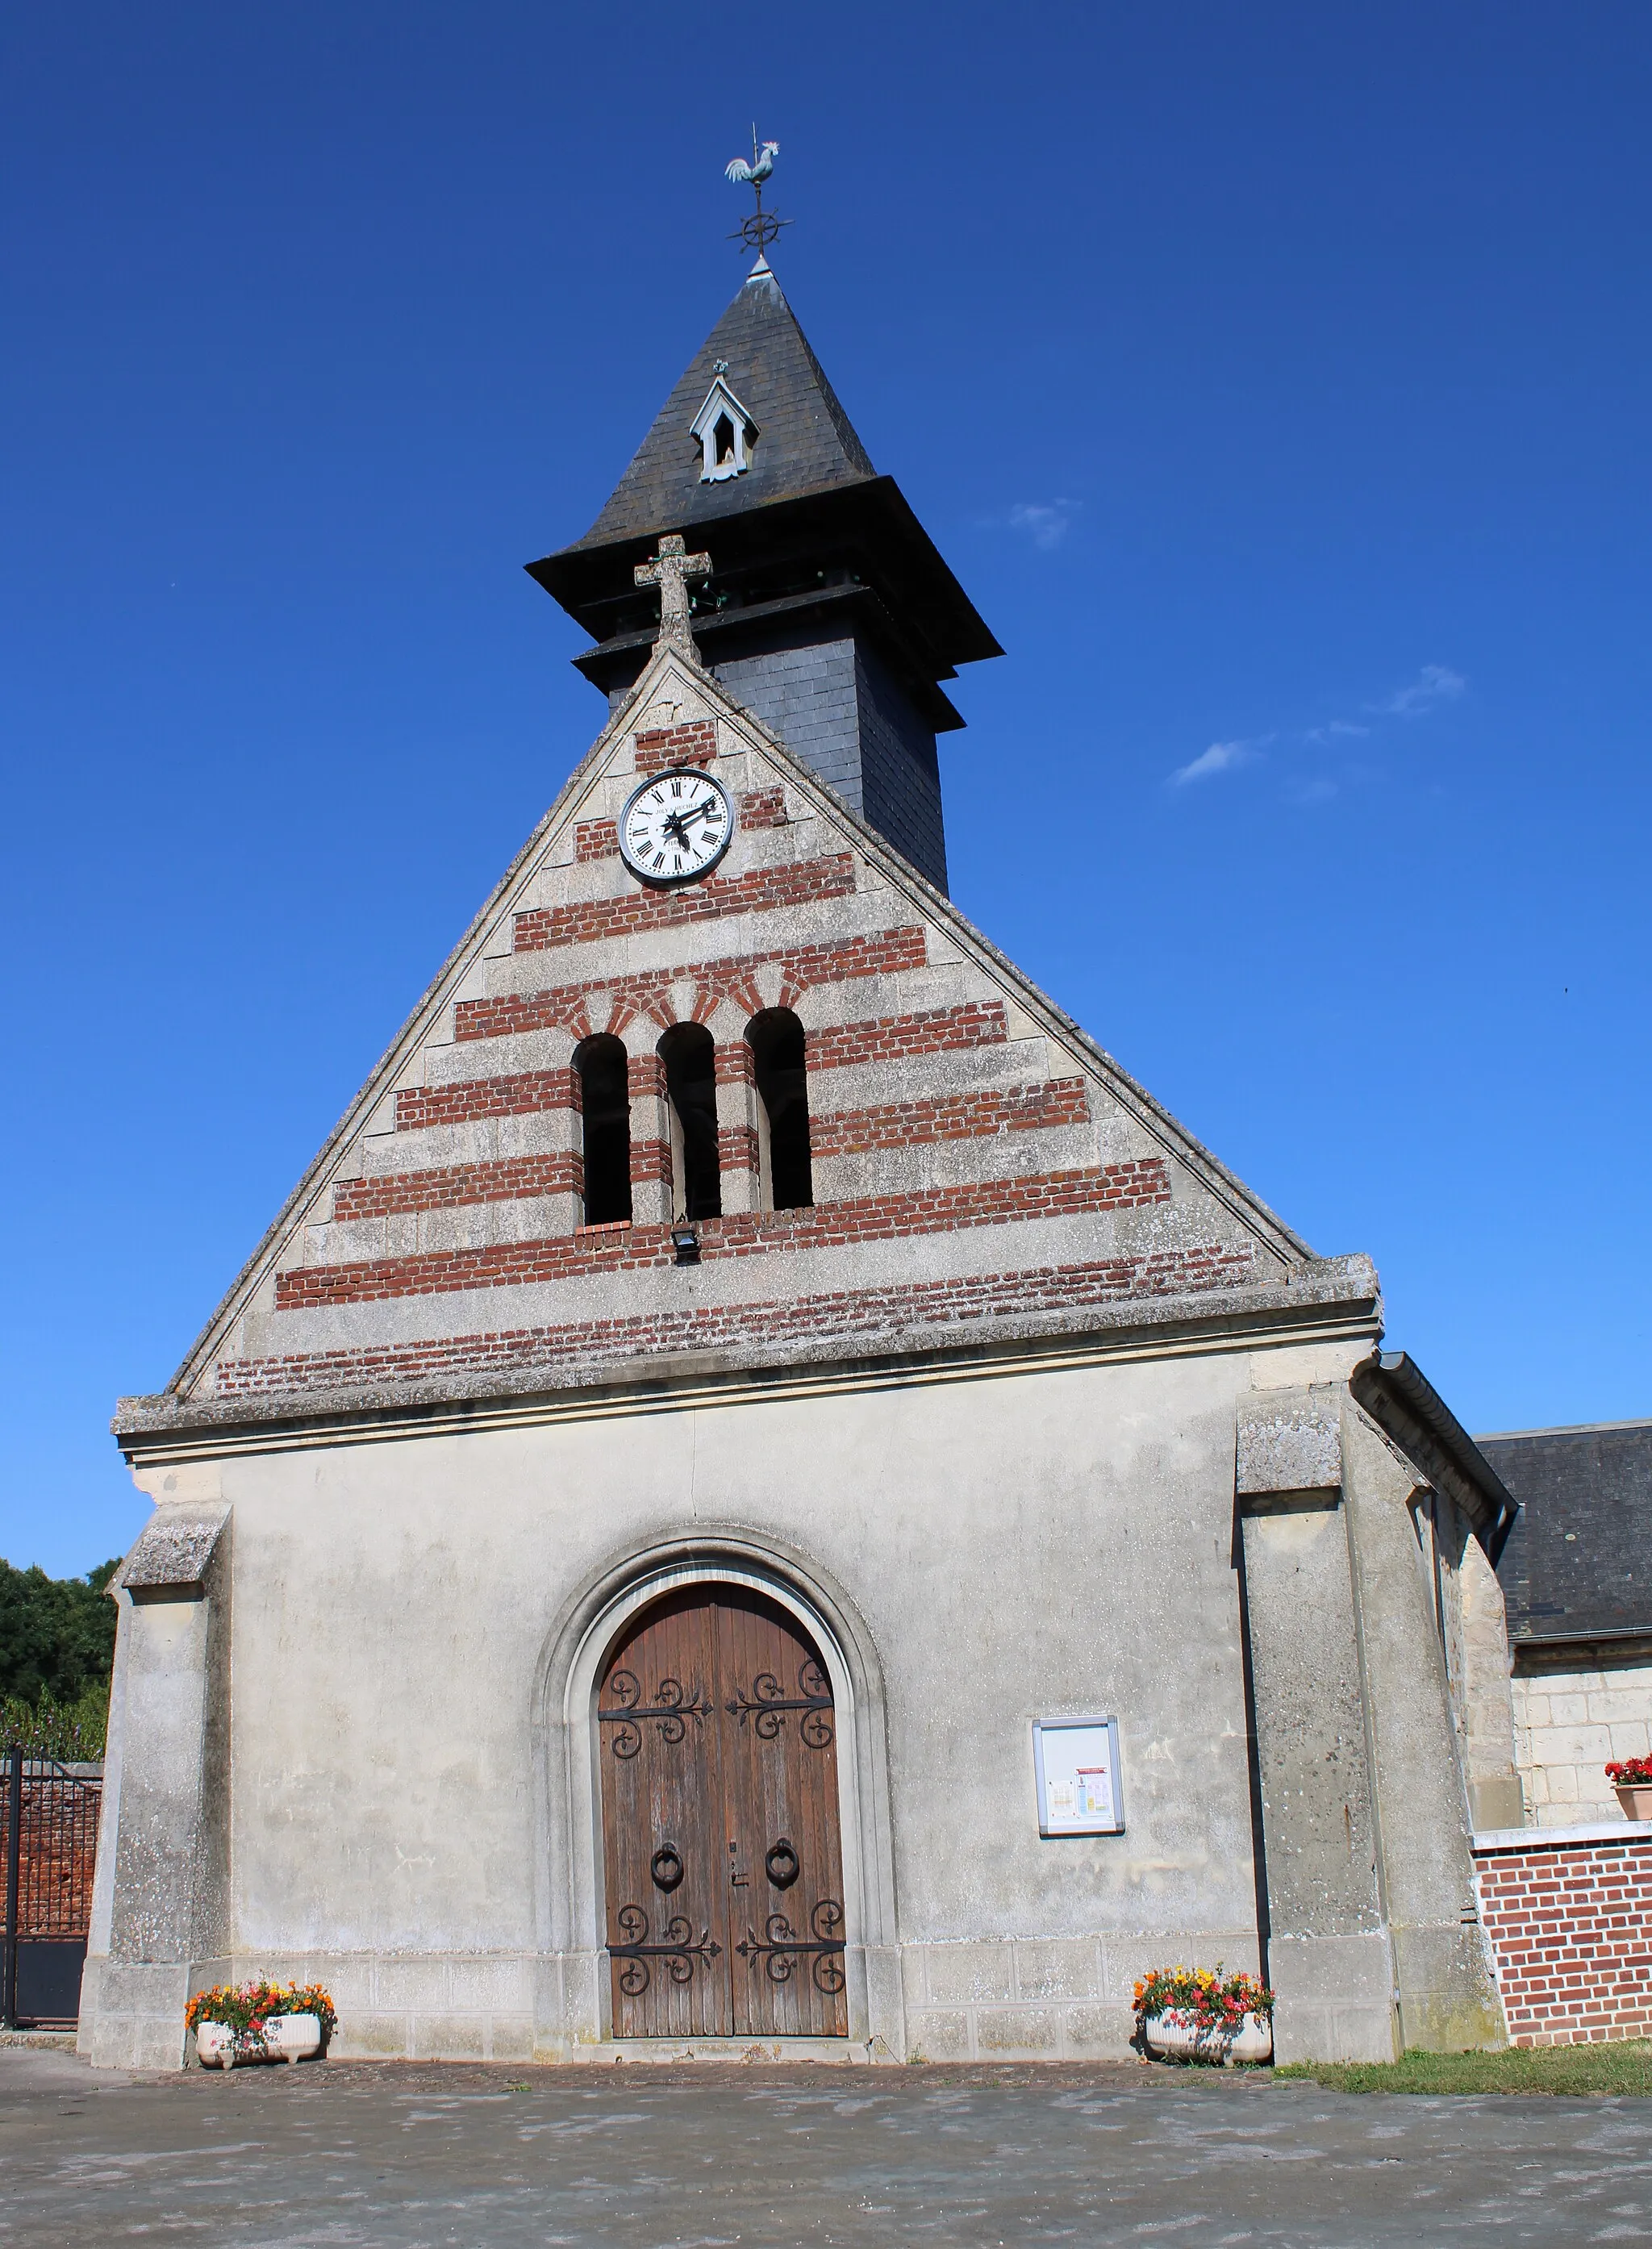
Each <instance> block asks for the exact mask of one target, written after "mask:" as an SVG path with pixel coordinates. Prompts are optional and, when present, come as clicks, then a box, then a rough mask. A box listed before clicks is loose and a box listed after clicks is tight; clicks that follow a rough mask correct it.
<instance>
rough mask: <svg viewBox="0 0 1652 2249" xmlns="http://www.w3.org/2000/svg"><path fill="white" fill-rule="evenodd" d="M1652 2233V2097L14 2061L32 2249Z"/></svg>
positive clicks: (616, 2246) (985, 2247) (14, 2167)
mask: <svg viewBox="0 0 1652 2249" xmlns="http://www.w3.org/2000/svg"><path fill="white" fill-rule="evenodd" d="M175 2240H176V2241H184V2240H187V2241H189V2242H192V2243H194V2242H207V2243H210V2244H212V2245H213V2249H219V2245H231V2246H232V2249H289V2245H290V2246H291V2249H355V2245H358V2244H360V2245H363V2249H447V2245H450V2244H456V2243H463V2244H465V2249H519V2245H520V2249H527V2245H530V2244H531V2245H532V2249H552V2246H553V2245H561V2244H576V2245H579V2249H585V2246H586V2245H592V2249H608V2245H613V2249H655V2245H657V2249H726V2245H727V2249H734V2246H735V2245H739V2249H747V2245H752V2246H753V2249H794V2245H805V2244H807V2245H810V2249H813V2245H817V2244H818V2245H826V2244H853V2245H858V2244H862V2243H865V2244H872V2243H877V2244H879V2245H889V2244H895V2245H900V2244H906V2243H913V2244H925V2245H940V2244H944V2245H952V2244H959V2245H966V2249H976V2245H981V2249H997V2245H1004V2244H1014V2245H1016V2249H1021V2245H1026V2244H1043V2243H1062V2244H1075V2243H1076V2244H1080V2245H1084V2249H1089V2245H1092V2244H1103V2243H1112V2242H1132V2243H1144V2244H1147V2245H1150V2249H1160V2245H1164V2249H1175V2245H1177V2244H1178V2243H1180V2242H1181V2241H1187V2242H1189V2243H1197V2244H1199V2245H1200V2249H1206V2245H1208V2244H1218V2243H1219V2244H1227V2243H1237V2242H1256V2243H1266V2244H1268V2245H1270V2249H1353V2245H1363V2244H1366V2243H1373V2244H1379V2243H1380V2244H1389V2243H1398V2242H1407V2243H1426V2244H1428V2245H1430V2249H1440V2245H1451V2244H1457V2243H1470V2242H1472V2243H1475V2244H1486V2243H1491V2244H1497V2245H1503V2244H1505V2243H1506V2244H1512V2243H1527V2242H1534V2243H1543V2244H1548V2243H1567V2244H1572V2243H1581V2242H1593V2241H1612V2242H1634V2241H1649V2242H1652V2101H1628V2100H1581V2101H1562V2100H1552V2099H1539V2098H1532V2099H1525V2098H1509V2097H1496V2096H1488V2097H1476V2098H1470V2099H1454V2100H1421V2099H1416V2098H1403V2099H1401V2098H1385V2097H1382V2096H1373V2095H1366V2096H1364V2097H1350V2096H1346V2095H1340V2094H1326V2093H1323V2092H1321V2091H1319V2090H1318V2087H1314V2086H1311V2085H1302V2084H1289V2085H1287V2084H1277V2085H1276V2084H1273V2083H1271V2082H1270V2081H1269V2080H1267V2079H1266V2078H1255V2077H1246V2078H1244V2079H1240V2080H1235V2079H1233V2078H1228V2077H1222V2076H1218V2075H1216V2074H1214V2073H1213V2074H1210V2075H1208V2076H1207V2075H1206V2074H1204V2073H1202V2072H1201V2073H1192V2072H1172V2071H1161V2070H1158V2069H1148V2068H1145V2067H1139V2066H1137V2065H1133V2064H1112V2065H1100V2066H1098V2067H1077V2066H1074V2067H1054V2068H1033V2067H1001V2068H941V2067H933V2068H914V2069H903V2070H887V2071H885V2070H877V2071H873V2070H870V2069H865V2070H863V2069H855V2070H852V2071H851V2070H849V2069H844V2068H828V2067H816V2068H809V2069H802V2070H792V2071H781V2070H778V2069H775V2068H773V2067H746V2066H742V2065H735V2066H733V2067H670V2068H665V2067H649V2066H646V2065H644V2066H637V2065H629V2066H623V2067H609V2068H604V2069H601V2070H597V2069H577V2070H576V2069H560V2070H550V2069H520V2070H517V2069H499V2068H486V2067H469V2066H464V2065H445V2066H444V2065H437V2064H418V2063H379V2064H373V2063H364V2062H328V2063H318V2062H312V2063H308V2064H301V2065H299V2066H298V2067H291V2068H282V2067H254V2068H247V2069H241V2070H237V2071H235V2072H233V2073H232V2074H230V2075H229V2076H227V2077H224V2076H220V2075H218V2074H207V2073H205V2072H202V2071H196V2072H192V2073H189V2074H185V2075H182V2076H168V2077H140V2076H127V2075H122V2074H120V2073H115V2072H99V2073H93V2071H92V2070H90V2069H88V2068H87V2067H86V2066H85V2065H84V2064H82V2063H81V2062H79V2061H78V2060H75V2059H74V2058H73V2057H72V2056H69V2055H65V2054H63V2053H51V2052H39V2051H28V2050H23V2049H15V2048H14V2049H8V2050H3V2051H0V2249H14V2245H15V2249H79V2245H81V2244H86V2245H91V2244H94V2243H95V2244H97V2245H99V2249H105V2245H108V2244H112V2243H122V2242H138V2241H141V2242H143V2243H145V2244H146V2245H152V2244H155V2243H166V2242H170V2241H175Z"/></svg>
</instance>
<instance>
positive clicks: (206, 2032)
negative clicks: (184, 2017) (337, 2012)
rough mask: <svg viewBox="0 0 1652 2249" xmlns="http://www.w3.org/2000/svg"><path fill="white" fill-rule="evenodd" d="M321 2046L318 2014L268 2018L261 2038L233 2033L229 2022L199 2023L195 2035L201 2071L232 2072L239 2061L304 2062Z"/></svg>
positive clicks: (237, 2032) (252, 2034)
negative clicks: (225, 2070)
mask: <svg viewBox="0 0 1652 2249" xmlns="http://www.w3.org/2000/svg"><path fill="white" fill-rule="evenodd" d="M321 2046H322V2038H321V2018H320V2015H271V2016H269V2017H268V2018H267V2019H265V2025H264V2030H263V2032H262V2035H260V2034H259V2033H258V2032H255V2031H236V2030H232V2029H231V2026H230V2025H229V2024H228V2023H201V2024H198V2025H196V2033H195V2050H196V2053H198V2054H199V2055H200V2057H201V2067H203V2069H233V2068H234V2067H235V2066H236V2064H237V2062H242V2061H307V2060H309V2059H310V2056H311V2055H312V2054H316V2053H320V2051H321Z"/></svg>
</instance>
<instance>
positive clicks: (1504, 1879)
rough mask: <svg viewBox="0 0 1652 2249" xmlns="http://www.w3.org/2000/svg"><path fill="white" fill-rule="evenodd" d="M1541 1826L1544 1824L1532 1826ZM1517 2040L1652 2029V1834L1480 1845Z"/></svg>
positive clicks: (1484, 1915)
mask: <svg viewBox="0 0 1652 2249" xmlns="http://www.w3.org/2000/svg"><path fill="white" fill-rule="evenodd" d="M1532 1833H1533V1835H1534V1836H1540V1835H1541V1834H1542V1833H1543V1831H1542V1830H1541V1829H1533V1831H1532ZM1475 1864H1476V1872H1477V1874H1478V1875H1479V1882H1480V1917H1481V1919H1482V1920H1483V1922H1484V1923H1485V1928H1486V1933H1487V1935H1488V1936H1490V1940H1491V1950H1492V1957H1493V1958H1494V1960H1495V1961H1496V1964H1497V1983H1498V1985H1499V1987H1500V1988H1501V1990H1502V1992H1503V2010H1504V2014H1505V2015H1506V2016H1507V2018H1508V2024H1509V2036H1510V2038H1511V2039H1512V2040H1513V2042H1514V2044H1515V2045H1516V2046H1589V2045H1593V2044H1595V2043H1596V2042H1597V2041H1599V2040H1600V2039H1638V2038H1648V2037H1652V1936H1649V1933H1648V1929H1647V1922H1648V1919H1649V1916H1652V1835H1635V1834H1626V1835H1625V1836H1624V1837H1623V1840H1621V1842H1620V1841H1618V1840H1616V1838H1613V1839H1611V1840H1607V1839H1605V1838H1602V1839H1601V1840H1599V1841H1585V1840H1581V1839H1580V1840H1578V1841H1576V1842H1574V1843H1567V1842H1566V1841H1565V1840H1563V1831H1562V1834H1561V1835H1559V1836H1557V1838H1556V1840H1553V1841H1552V1842H1546V1843H1540V1842H1534V1843H1532V1844H1530V1845H1528V1844H1526V1843H1524V1842H1522V1843H1519V1844H1515V1845H1508V1846H1497V1845H1493V1846H1490V1847H1487V1848H1484V1849H1476V1853H1475Z"/></svg>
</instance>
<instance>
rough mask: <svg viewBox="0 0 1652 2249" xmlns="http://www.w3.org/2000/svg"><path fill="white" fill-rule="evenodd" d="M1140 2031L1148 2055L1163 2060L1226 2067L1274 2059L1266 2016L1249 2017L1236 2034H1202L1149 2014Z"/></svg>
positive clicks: (1163, 2016)
mask: <svg viewBox="0 0 1652 2249" xmlns="http://www.w3.org/2000/svg"><path fill="white" fill-rule="evenodd" d="M1141 2028H1142V2034H1143V2036H1144V2037H1145V2039H1146V2042H1147V2051H1148V2053H1156V2054H1158V2055H1160V2057H1161V2058H1166V2057H1168V2058H1174V2059H1175V2060H1188V2061H1215V2062H1220V2063H1222V2066H1223V2067H1226V2066H1227V2065H1228V2063H1229V2062H1232V2061H1270V2060H1272V2059H1273V2025H1272V2023H1271V2022H1270V2021H1269V2019H1268V2018H1267V2016H1266V2015H1247V2016H1246V2017H1245V2019H1244V2020H1243V2021H1242V2023H1241V2024H1240V2025H1239V2028H1238V2029H1237V2030H1236V2031H1201V2030H1197V2029H1195V2028H1194V2025H1192V2024H1191V2023H1174V2022H1172V2021H1171V2019H1170V2018H1169V2017H1168V2016H1167V2015H1146V2016H1144V2017H1143V2018H1142V2025H1141Z"/></svg>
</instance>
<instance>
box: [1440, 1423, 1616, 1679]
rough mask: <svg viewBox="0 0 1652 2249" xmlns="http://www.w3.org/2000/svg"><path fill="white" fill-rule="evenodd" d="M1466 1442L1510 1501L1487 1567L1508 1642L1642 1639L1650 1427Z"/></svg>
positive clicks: (1519, 1433) (1612, 1426)
mask: <svg viewBox="0 0 1652 2249" xmlns="http://www.w3.org/2000/svg"><path fill="white" fill-rule="evenodd" d="M1476 1443H1477V1444H1478V1446H1479V1448H1480V1450H1481V1451H1482V1452H1483V1454H1484V1455H1485V1456H1486V1458H1487V1459H1488V1460H1489V1461H1490V1462H1491V1464H1492V1466H1493V1468H1496V1470H1497V1474H1498V1475H1500V1476H1501V1477H1502V1479H1503V1481H1504V1483H1505V1484H1507V1486H1508V1487H1509V1489H1510V1490H1511V1492H1512V1493H1513V1494H1514V1496H1515V1497H1516V1499H1517V1500H1518V1502H1519V1503H1520V1512H1519V1514H1518V1516H1517V1517H1515V1522H1514V1528H1513V1530H1512V1531H1511V1533H1510V1535H1509V1538H1508V1541H1507V1543H1506V1544H1505V1545H1504V1549H1503V1553H1502V1556H1501V1558H1500V1559H1499V1561H1498V1564H1497V1576H1498V1578H1499V1579H1500V1580H1501V1581H1502V1585H1503V1594H1504V1602H1505V1604H1506V1606H1507V1609H1508V1616H1509V1631H1510V1635H1511V1638H1512V1639H1514V1640H1516V1641H1526V1642H1529V1643H1539V1642H1543V1641H1559V1640H1610V1639H1614V1638H1625V1639H1628V1638H1640V1637H1642V1636H1644V1635H1647V1634H1652V1421H1602V1422H1597V1423H1594V1424H1593V1425H1592V1426H1589V1427H1583V1428H1575V1429H1519V1430H1514V1431H1510V1432H1505V1433H1504V1434H1501V1435H1497V1436H1491V1437H1480V1438H1477V1439H1476Z"/></svg>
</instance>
